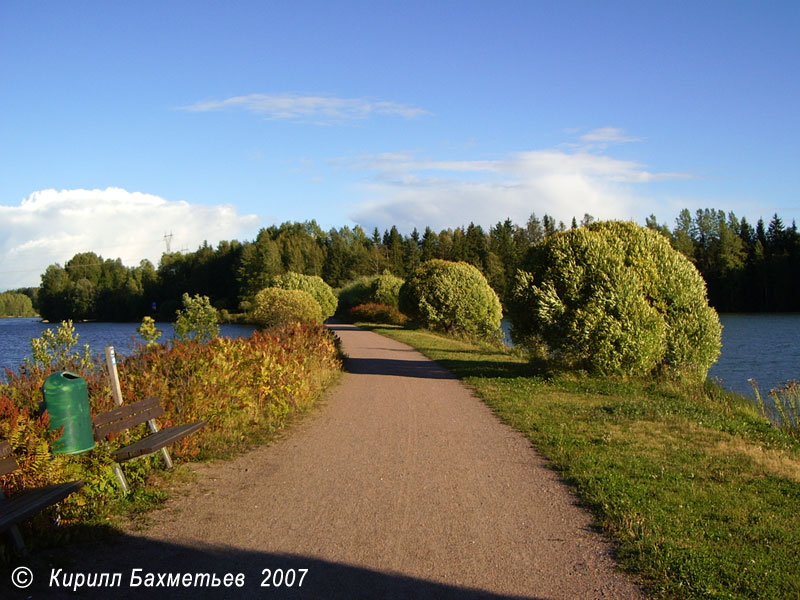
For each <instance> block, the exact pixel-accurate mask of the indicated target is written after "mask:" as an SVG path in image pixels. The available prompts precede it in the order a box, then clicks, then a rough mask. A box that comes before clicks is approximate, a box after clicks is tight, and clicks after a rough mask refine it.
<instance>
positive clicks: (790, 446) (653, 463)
mask: <svg viewBox="0 0 800 600" xmlns="http://www.w3.org/2000/svg"><path fill="white" fill-rule="evenodd" d="M372 329H373V330H374V331H376V332H377V333H380V334H382V335H386V336H389V337H392V338H394V339H397V340H399V341H401V342H405V343H407V344H409V345H411V346H414V347H415V348H417V349H419V350H420V351H421V352H422V353H423V354H425V355H426V356H428V357H429V358H432V359H433V360H436V361H437V362H439V363H440V364H442V365H443V366H444V367H446V368H448V369H449V370H450V371H451V372H453V373H454V374H455V375H457V376H458V377H459V378H461V379H462V380H464V382H465V383H467V384H468V385H469V386H470V387H472V388H473V389H474V390H475V391H476V393H477V394H478V395H479V396H480V397H481V398H483V399H484V400H485V401H486V402H487V403H488V404H489V405H490V406H491V407H492V408H493V409H494V410H495V412H496V413H497V414H498V415H499V416H500V417H501V418H502V419H503V420H504V421H506V422H507V423H508V424H509V425H511V426H513V427H515V428H516V429H518V430H520V431H522V432H523V433H525V434H526V435H527V436H528V437H529V438H530V439H531V441H532V442H533V443H534V444H535V446H536V447H537V448H538V449H539V451H540V452H541V453H542V454H543V455H544V456H545V457H547V458H548V459H549V460H550V461H551V462H552V465H553V467H554V468H556V469H557V470H559V471H560V472H561V475H562V477H563V478H564V480H565V481H566V482H567V483H568V484H569V485H570V486H572V487H573V488H574V490H575V491H576V493H577V495H578V496H579V498H580V499H581V501H582V502H583V503H584V504H585V505H586V506H587V507H588V508H589V509H590V510H591V511H592V512H593V514H594V515H595V517H596V521H597V524H598V525H599V526H600V527H602V529H603V530H604V531H605V532H606V533H607V534H608V535H609V536H610V537H611V538H612V539H613V540H614V541H615V542H616V544H617V548H618V556H619V559H620V561H621V563H622V566H623V567H624V568H625V569H626V570H628V571H630V572H632V573H635V574H637V575H638V576H640V577H641V578H642V579H643V580H644V582H645V583H646V584H647V585H648V589H649V591H650V593H651V594H652V595H653V596H654V597H659V598H797V597H798V595H800V562H798V560H797V557H798V553H800V441H798V439H797V438H796V437H793V436H792V435H790V434H788V433H785V432H783V431H781V430H779V429H776V428H775V427H772V426H771V425H769V424H768V423H767V422H766V421H765V420H764V419H763V418H762V417H760V416H759V415H758V414H757V412H756V410H755V409H754V408H753V407H752V406H751V405H750V403H749V402H748V401H747V400H746V399H744V398H741V397H738V396H735V395H732V394H728V393H726V392H724V391H722V390H721V389H719V388H717V387H715V386H711V385H707V386H698V387H691V388H687V387H685V386H679V385H677V384H674V383H670V382H658V381H653V380H646V381H644V380H633V381H632V380H615V379H609V378H591V377H587V376H583V375H579V374H560V375H550V376H542V375H539V374H537V373H535V372H533V370H532V368H531V367H530V366H529V365H528V364H527V363H526V361H525V360H524V359H523V358H522V357H521V356H519V355H515V354H514V353H512V352H509V351H504V350H498V349H497V348H492V347H489V346H480V345H478V344H475V343H470V342H464V341H457V340H453V339H449V338H444V337H442V336H438V335H435V334H432V333H430V332H426V331H420V330H404V329H402V328H399V327H391V326H380V327H372Z"/></svg>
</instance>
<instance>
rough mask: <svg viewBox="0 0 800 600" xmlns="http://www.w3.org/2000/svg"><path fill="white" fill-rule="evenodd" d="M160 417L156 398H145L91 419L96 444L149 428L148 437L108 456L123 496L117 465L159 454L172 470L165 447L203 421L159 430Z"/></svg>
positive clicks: (124, 485) (122, 476)
mask: <svg viewBox="0 0 800 600" xmlns="http://www.w3.org/2000/svg"><path fill="white" fill-rule="evenodd" d="M163 414H164V409H163V408H161V404H159V402H158V400H157V399H156V398H148V399H146V400H139V401H138V402H134V403H132V404H126V405H124V406H119V407H117V408H115V409H113V410H110V411H108V412H104V413H100V414H98V415H96V416H95V417H94V419H92V425H93V427H94V439H95V440H97V441H98V442H103V441H105V440H106V438H108V436H109V435H112V434H115V433H122V432H123V431H126V430H128V429H130V428H132V427H136V426H137V425H141V424H142V423H145V422H146V423H147V424H148V426H149V427H150V431H151V433H150V434H149V435H147V436H145V437H143V438H142V439H140V440H139V441H138V442H134V443H133V444H130V445H129V446H125V447H123V448H119V449H117V450H114V451H113V452H112V453H111V456H112V458H113V459H114V460H115V461H116V462H115V464H114V473H115V474H116V476H117V479H119V482H120V485H121V486H122V490H123V491H125V492H127V491H128V490H129V489H130V488H129V486H128V482H127V480H126V479H125V474H124V473H123V472H122V468H121V467H120V463H123V462H125V461H127V460H131V459H133V458H137V457H139V456H146V455H148V454H153V453H154V452H158V451H159V450H161V452H162V453H163V455H164V461H165V462H166V463H167V468H168V469H169V468H172V459H171V458H170V456H169V452H167V446H169V445H170V444H172V443H173V442H177V441H178V440H180V439H181V438H184V437H186V436H187V435H189V434H192V433H194V432H195V431H197V430H199V429H201V428H202V427H204V426H205V424H206V423H205V421H196V422H195V423H187V424H186V425H176V426H174V427H167V428H166V429H161V430H159V429H158V426H157V425H156V422H155V418H156V417H160V416H161V415H163Z"/></svg>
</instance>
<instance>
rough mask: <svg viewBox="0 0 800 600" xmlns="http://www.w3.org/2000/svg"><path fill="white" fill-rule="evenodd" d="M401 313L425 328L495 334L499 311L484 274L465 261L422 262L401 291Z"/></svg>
mask: <svg viewBox="0 0 800 600" xmlns="http://www.w3.org/2000/svg"><path fill="white" fill-rule="evenodd" d="M400 310H401V311H402V312H403V313H405V314H407V315H408V316H409V317H411V318H412V319H414V320H415V321H417V322H418V323H420V324H421V325H423V326H425V327H430V328H431V329H440V330H443V331H447V332H458V331H461V332H465V333H471V334H481V335H485V334H492V335H494V334H496V333H497V332H498V331H499V329H500V319H501V318H502V310H501V308H500V300H499V299H498V297H497V294H496V293H495V292H494V290H493V289H492V288H491V287H490V286H489V284H488V283H487V281H486V278H485V277H484V276H483V274H482V273H481V272H480V271H479V270H478V269H476V268H475V267H473V266H472V265H470V264H467V263H465V262H457V263H456V262H450V261H446V260H440V259H433V260H429V261H426V262H424V263H422V264H421V265H420V266H419V267H418V268H417V270H416V271H415V272H414V274H413V275H412V276H411V277H410V278H409V279H408V281H406V282H405V283H404V284H403V287H402V288H401V289H400Z"/></svg>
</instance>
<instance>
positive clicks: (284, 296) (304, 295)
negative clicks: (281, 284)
mask: <svg viewBox="0 0 800 600" xmlns="http://www.w3.org/2000/svg"><path fill="white" fill-rule="evenodd" d="M250 319H251V320H252V321H253V322H255V323H258V324H259V325H260V326H261V327H274V326H276V325H284V324H286V323H315V324H319V323H321V322H322V310H321V308H320V306H319V303H318V302H317V301H316V300H315V299H314V297H313V296H312V295H311V294H309V293H308V292H306V291H304V290H295V289H289V290H286V289H282V288H265V289H263V290H261V291H260V292H258V293H257V294H256V297H255V298H254V299H253V308H252V310H251V312H250Z"/></svg>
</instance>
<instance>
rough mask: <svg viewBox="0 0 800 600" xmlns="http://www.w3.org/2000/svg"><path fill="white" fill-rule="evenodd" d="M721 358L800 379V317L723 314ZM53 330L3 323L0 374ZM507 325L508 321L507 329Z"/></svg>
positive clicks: (764, 374) (238, 332) (116, 331)
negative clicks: (41, 337)
mask: <svg viewBox="0 0 800 600" xmlns="http://www.w3.org/2000/svg"><path fill="white" fill-rule="evenodd" d="M720 319H721V321H722V325H723V329H722V355H721V356H720V358H719V360H718V361H717V363H716V364H715V365H714V366H713V367H711V370H710V371H709V373H708V376H709V377H712V378H715V379H718V380H720V381H721V382H722V384H723V385H724V386H725V387H726V388H728V389H731V390H733V391H735V392H739V393H740V394H745V395H748V396H752V395H753V390H752V388H751V387H750V384H749V383H748V381H747V380H748V379H749V378H751V377H752V378H753V379H755V380H756V381H757V382H758V385H759V387H760V389H761V391H762V393H766V392H768V391H769V390H770V389H771V388H773V387H776V386H778V385H781V384H783V383H785V382H786V381H788V380H790V379H798V380H800V314H759V315H743V314H722V315H720ZM138 326H139V324H138V323H76V324H75V330H76V331H77V332H78V335H79V336H80V337H79V339H78V343H79V345H80V346H81V347H82V346H83V344H89V346H90V347H91V349H92V351H94V352H96V353H98V354H102V352H103V349H104V348H105V347H106V346H114V348H115V350H116V351H117V353H118V354H127V353H129V352H130V351H131V349H132V348H133V347H134V346H135V345H136V344H138V343H140V341H141V338H140V337H139V335H138V334H137V333H136V328H137V327H138ZM156 326H157V327H158V329H160V330H161V331H163V335H162V337H161V340H164V339H169V338H171V337H172V336H173V329H172V324H171V323H157V324H156ZM48 327H55V326H54V325H52V324H46V323H42V322H40V321H39V319H0V375H2V373H3V372H4V371H5V369H4V367H9V368H11V369H16V368H17V367H18V366H19V364H20V363H21V362H22V360H23V359H24V358H26V357H30V355H31V347H30V340H31V338H34V337H40V336H41V334H42V331H44V330H45V329H47V328H48ZM507 327H508V323H507V322H504V328H506V329H507ZM252 332H253V327H251V326H247V325H222V328H221V333H222V335H226V336H230V337H240V336H248V335H250V334H251V333H252Z"/></svg>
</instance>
